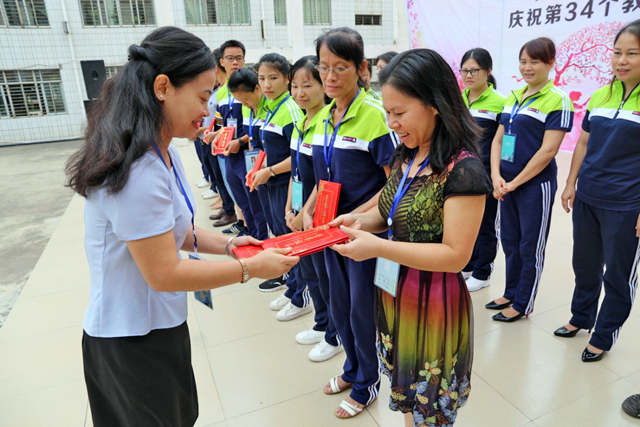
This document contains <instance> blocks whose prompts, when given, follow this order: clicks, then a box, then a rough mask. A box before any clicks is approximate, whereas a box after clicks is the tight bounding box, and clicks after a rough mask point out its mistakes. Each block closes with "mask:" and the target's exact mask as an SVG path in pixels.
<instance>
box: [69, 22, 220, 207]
mask: <svg viewBox="0 0 640 427" xmlns="http://www.w3.org/2000/svg"><path fill="white" fill-rule="evenodd" d="M215 66H216V64H215V62H214V59H213V56H212V54H211V51H210V50H209V48H207V46H206V45H205V44H204V42H203V41H202V40H200V39H199V38H198V37H196V36H194V35H193V34H191V33H188V32H186V31H184V30H181V29H179V28H176V27H161V28H158V29H157V30H155V31H153V32H152V33H151V34H149V35H148V36H147V37H145V39H144V40H143V41H142V43H140V45H139V46H138V45H135V44H133V45H131V46H129V61H128V62H127V63H126V64H125V66H124V67H123V68H122V70H121V71H120V72H119V73H118V74H116V75H115V76H114V77H113V78H111V79H109V80H107V82H106V83H105V85H104V86H103V88H102V92H101V93H100V97H99V98H98V100H97V103H96V105H95V107H94V108H93V109H92V110H91V113H90V114H89V117H88V123H87V129H86V132H85V139H86V141H85V143H84V145H83V146H82V148H80V149H79V150H78V151H77V152H76V153H74V154H73V155H72V156H71V157H70V158H69V160H68V161H67V164H66V167H65V171H66V173H67V178H68V182H67V184H66V185H67V186H68V187H71V188H72V189H73V190H74V191H75V192H76V193H78V194H80V195H82V196H83V197H87V194H88V192H90V191H91V190H93V189H96V188H103V187H104V188H106V189H108V191H109V193H111V194H115V193H117V192H118V191H120V190H122V188H123V187H124V186H125V184H126V182H127V179H128V177H129V170H130V168H131V164H132V163H133V162H135V161H136V160H137V159H139V158H140V157H142V156H143V155H144V154H145V153H146V152H147V150H148V149H149V147H150V144H151V141H152V140H154V139H155V140H159V138H160V132H161V128H162V127H163V126H165V124H166V120H165V116H164V111H163V107H162V105H163V104H162V102H160V101H159V100H158V99H157V98H156V96H155V93H154V89H153V85H154V82H155V79H156V77H157V76H158V75H160V74H165V75H166V76H167V77H169V80H170V81H171V84H172V85H173V86H175V87H180V86H182V85H184V84H185V83H188V82H190V81H192V80H194V79H195V78H197V76H198V75H199V74H200V73H202V72H204V71H207V70H212V69H214V68H215Z"/></svg>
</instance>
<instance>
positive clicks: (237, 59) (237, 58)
mask: <svg viewBox="0 0 640 427" xmlns="http://www.w3.org/2000/svg"><path fill="white" fill-rule="evenodd" d="M224 59H226V60H227V61H229V62H234V61H235V62H242V61H244V56H241V55H239V56H225V57H224Z"/></svg>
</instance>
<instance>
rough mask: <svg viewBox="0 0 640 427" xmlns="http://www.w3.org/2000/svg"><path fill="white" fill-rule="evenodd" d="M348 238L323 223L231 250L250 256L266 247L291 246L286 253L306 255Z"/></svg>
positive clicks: (242, 256)
mask: <svg viewBox="0 0 640 427" xmlns="http://www.w3.org/2000/svg"><path fill="white" fill-rule="evenodd" d="M348 240H349V236H347V235H346V234H345V233H344V232H343V231H342V230H340V229H339V228H333V227H329V226H327V225H323V226H321V227H315V228H312V229H311V230H307V231H296V232H294V233H289V234H284V235H282V236H279V237H274V238H273V239H268V240H265V241H264V242H262V245H261V246H256V245H247V246H240V247H238V248H235V249H234V250H233V253H234V254H235V255H236V256H237V257H238V258H250V257H252V256H254V255H256V254H258V253H260V252H262V251H263V250H264V249H268V248H291V252H289V253H288V254H287V255H291V256H306V255H311V254H314V253H316V252H320V251H322V250H324V248H328V247H329V246H332V245H336V244H338V243H344V242H347V241H348Z"/></svg>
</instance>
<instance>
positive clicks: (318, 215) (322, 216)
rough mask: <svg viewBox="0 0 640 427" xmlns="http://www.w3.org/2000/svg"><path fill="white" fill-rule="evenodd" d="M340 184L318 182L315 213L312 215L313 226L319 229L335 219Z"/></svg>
mask: <svg viewBox="0 0 640 427" xmlns="http://www.w3.org/2000/svg"><path fill="white" fill-rule="evenodd" d="M340 187H342V184H339V183H337V182H329V181H325V180H320V183H319V184H318V199H317V201H316V211H315V213H314V214H313V226H314V227H319V226H321V225H325V224H328V223H330V222H331V221H333V220H334V219H336V214H337V213H338V201H339V200H340Z"/></svg>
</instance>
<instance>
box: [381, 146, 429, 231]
mask: <svg viewBox="0 0 640 427" xmlns="http://www.w3.org/2000/svg"><path fill="white" fill-rule="evenodd" d="M416 154H418V151H417V150H416V152H415V153H413V157H412V158H411V162H410V163H409V166H407V170H405V171H404V175H402V179H401V180H400V184H398V189H397V190H396V194H395V196H393V205H391V209H390V210H389V218H387V225H388V226H389V240H393V228H392V226H393V214H394V213H395V212H396V209H397V208H398V205H399V204H400V200H402V198H403V197H404V195H405V194H407V191H408V190H409V187H411V183H412V182H413V180H414V179H416V177H417V176H418V175H420V172H422V171H423V170H424V168H426V167H427V165H428V164H429V156H427V158H426V159H425V160H424V162H423V163H422V166H420V169H418V172H416V174H415V175H414V176H413V178H411V181H409V184H408V185H407V186H406V187H405V183H406V182H407V177H408V176H409V171H410V170H411V166H412V165H413V161H414V160H415V158H416Z"/></svg>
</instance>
